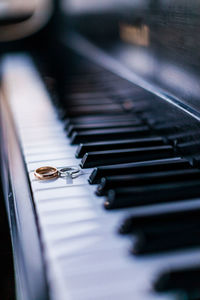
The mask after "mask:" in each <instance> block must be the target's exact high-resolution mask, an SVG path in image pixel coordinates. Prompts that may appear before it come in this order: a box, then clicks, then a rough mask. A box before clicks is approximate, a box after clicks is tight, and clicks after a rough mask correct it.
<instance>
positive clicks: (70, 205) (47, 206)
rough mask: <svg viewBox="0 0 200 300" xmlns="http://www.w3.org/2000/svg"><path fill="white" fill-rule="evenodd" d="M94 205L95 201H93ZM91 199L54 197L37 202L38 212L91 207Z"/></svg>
mask: <svg viewBox="0 0 200 300" xmlns="http://www.w3.org/2000/svg"><path fill="white" fill-rule="evenodd" d="M93 205H95V203H93ZM91 206H92V203H91V201H88V198H84V197H81V198H74V199H70V200H69V199H56V200H55V201H48V202H47V201H41V202H39V203H38V207H39V209H40V212H42V213H44V214H45V213H52V214H54V213H55V212H57V211H63V210H72V209H79V208H86V207H91Z"/></svg>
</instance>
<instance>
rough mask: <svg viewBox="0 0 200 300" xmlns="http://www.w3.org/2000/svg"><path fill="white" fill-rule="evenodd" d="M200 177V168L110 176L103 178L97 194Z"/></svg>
mask: <svg viewBox="0 0 200 300" xmlns="http://www.w3.org/2000/svg"><path fill="white" fill-rule="evenodd" d="M193 179H200V170H198V169H183V170H172V171H164V172H154V173H143V174H134V175H121V176H108V177H104V178H102V179H101V183H100V184H99V185H98V187H97V191H96V193H97V195H106V194H107V192H108V190H109V189H115V188H117V187H126V186H132V187H134V186H141V185H145V184H157V183H168V182H178V181H182V182H183V181H185V180H187V181H188V180H193Z"/></svg>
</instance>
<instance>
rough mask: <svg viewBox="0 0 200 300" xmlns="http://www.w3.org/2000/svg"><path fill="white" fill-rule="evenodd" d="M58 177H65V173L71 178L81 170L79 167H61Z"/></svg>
mask: <svg viewBox="0 0 200 300" xmlns="http://www.w3.org/2000/svg"><path fill="white" fill-rule="evenodd" d="M58 171H59V175H60V177H66V176H67V175H71V176H72V178H73V177H74V176H73V175H75V176H78V174H79V173H80V172H81V169H80V168H71V167H63V168H60V169H59V170H58Z"/></svg>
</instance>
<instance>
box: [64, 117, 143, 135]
mask: <svg viewBox="0 0 200 300" xmlns="http://www.w3.org/2000/svg"><path fill="white" fill-rule="evenodd" d="M139 125H142V122H141V121H138V122H136V121H134V120H133V121H118V122H112V121H111V122H104V123H98V124H95V123H91V124H80V125H71V126H69V128H68V130H67V135H68V136H69V137H70V136H71V135H72V134H73V132H75V131H76V132H81V131H86V130H96V129H107V128H126V127H130V126H139Z"/></svg>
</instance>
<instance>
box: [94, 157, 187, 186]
mask: <svg viewBox="0 0 200 300" xmlns="http://www.w3.org/2000/svg"><path fill="white" fill-rule="evenodd" d="M185 168H191V166H190V163H189V162H188V161H187V160H186V159H183V158H180V157H174V158H166V159H158V160H152V161H143V162H136V163H128V164H117V165H111V166H102V167H98V168H95V169H94V170H93V172H92V173H91V175H90V177H89V180H88V181H89V183H90V184H95V183H100V180H101V178H102V177H106V176H112V175H126V174H135V173H145V172H156V171H167V170H180V169H185Z"/></svg>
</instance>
